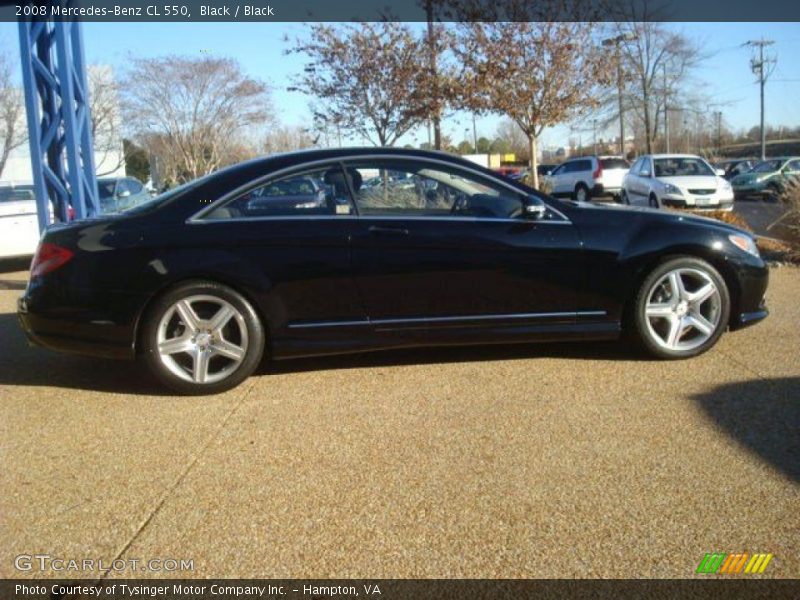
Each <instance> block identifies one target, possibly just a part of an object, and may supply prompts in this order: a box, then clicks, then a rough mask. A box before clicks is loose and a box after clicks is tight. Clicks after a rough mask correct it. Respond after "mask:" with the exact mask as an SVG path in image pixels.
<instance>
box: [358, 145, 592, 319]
mask: <svg viewBox="0 0 800 600" xmlns="http://www.w3.org/2000/svg"><path fill="white" fill-rule="evenodd" d="M346 166H347V171H348V173H349V174H350V176H351V179H352V180H353V189H354V193H355V199H356V206H357V208H358V211H359V217H358V224H357V227H356V228H355V229H354V231H353V246H352V248H353V266H354V273H355V279H356V284H357V286H358V289H359V292H360V294H361V297H362V300H363V303H364V306H365V309H366V312H367V315H368V317H369V319H370V322H371V323H373V325H374V326H375V327H383V328H392V329H400V330H403V329H404V330H406V331H411V330H420V329H424V330H427V331H434V330H440V329H443V328H445V329H450V330H452V329H459V328H462V331H464V328H465V329H467V330H469V329H473V328H476V327H479V326H487V327H491V326H507V325H514V324H520V323H525V322H531V323H540V322H549V321H572V320H574V318H575V311H578V310H580V309H582V308H585V307H583V306H582V304H581V300H580V294H579V291H578V290H580V288H581V287H582V282H583V281H584V277H585V273H584V271H583V265H582V261H581V249H580V240H579V237H578V233H577V231H576V229H575V227H574V226H573V225H572V224H571V223H570V222H569V221H568V220H567V219H566V217H565V216H564V215H562V214H560V213H559V212H557V211H556V210H552V209H551V210H549V211H548V214H547V216H546V218H543V219H540V220H530V219H526V218H524V217H523V215H522V208H523V204H522V203H523V194H522V193H521V192H519V191H516V190H515V189H514V188H512V187H510V186H508V185H506V184H504V183H503V182H501V181H499V180H496V179H494V178H490V177H489V176H487V175H485V174H483V173H479V172H477V171H471V170H469V169H468V168H466V167H463V168H462V167H454V166H452V165H451V164H449V163H447V162H440V161H436V160H433V159H427V158H426V159H398V158H396V157H392V158H370V159H365V160H352V161H348V162H347V163H346ZM397 172H406V173H408V174H409V175H410V176H411V178H412V179H413V185H412V186H410V187H406V188H403V189H400V188H398V187H396V186H393V185H392V184H391V181H392V178H391V174H392V173H397ZM366 180H369V181H371V182H374V181H375V180H377V181H378V182H379V183H377V184H370V185H369V186H362V184H361V182H362V181H366Z"/></svg>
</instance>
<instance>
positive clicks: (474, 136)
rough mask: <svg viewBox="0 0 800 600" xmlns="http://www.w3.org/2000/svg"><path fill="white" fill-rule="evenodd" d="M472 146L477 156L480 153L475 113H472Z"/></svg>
mask: <svg viewBox="0 0 800 600" xmlns="http://www.w3.org/2000/svg"><path fill="white" fill-rule="evenodd" d="M472 141H473V142H474V143H473V144H472V146H473V148H475V154H477V153H478V128H477V126H476V125H475V113H472Z"/></svg>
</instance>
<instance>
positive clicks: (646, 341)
mask: <svg viewBox="0 0 800 600" xmlns="http://www.w3.org/2000/svg"><path fill="white" fill-rule="evenodd" d="M730 304H731V302H730V295H729V293H728V288H727V286H726V285H725V280H724V279H723V278H722V276H721V275H720V274H719V272H717V270H716V269H715V268H714V267H712V266H711V265H710V264H708V263H707V262H706V261H704V260H701V259H698V258H693V257H688V256H687V257H679V258H674V259H671V260H669V261H667V262H664V263H662V264H660V265H659V266H658V267H656V268H655V269H654V270H653V271H652V272H651V273H650V274H649V275H648V276H647V277H646V278H645V280H644V281H643V282H642V284H641V286H640V287H639V290H638V292H637V294H636V298H635V301H634V318H633V325H634V329H635V333H636V336H637V337H638V339H639V341H640V342H641V343H642V345H643V346H644V348H645V349H646V350H647V351H648V352H649V353H650V354H652V355H654V356H656V357H658V358H670V359H676V358H689V357H691V356H697V355H698V354H702V353H703V352H705V351H706V350H708V349H709V348H711V347H712V346H713V345H714V344H716V343H717V340H719V338H720V336H721V335H722V334H723V332H724V331H725V328H726V327H727V324H728V318H729V316H730Z"/></svg>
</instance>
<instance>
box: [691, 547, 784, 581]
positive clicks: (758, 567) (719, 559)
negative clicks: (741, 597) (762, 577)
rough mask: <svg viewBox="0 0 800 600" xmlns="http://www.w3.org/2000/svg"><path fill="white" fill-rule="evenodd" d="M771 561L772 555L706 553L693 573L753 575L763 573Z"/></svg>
mask: <svg viewBox="0 0 800 600" xmlns="http://www.w3.org/2000/svg"><path fill="white" fill-rule="evenodd" d="M771 560H772V553H771V552H770V553H756V554H748V553H747V552H739V553H732V554H726V553H725V552H708V553H706V555H705V556H704V557H703V560H701V561H700V564H699V565H697V570H696V571H695V573H702V574H706V575H715V574H720V575H723V574H724V575H738V574H740V573H746V574H755V573H763V572H764V570H765V569H766V568H767V565H768V564H769V561H771Z"/></svg>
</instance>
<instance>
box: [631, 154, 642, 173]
mask: <svg viewBox="0 0 800 600" xmlns="http://www.w3.org/2000/svg"><path fill="white" fill-rule="evenodd" d="M641 168H642V159H641V158H637V159H636V162H634V163H633V166H632V167H631V168H630V172H631V173H633V174H634V175H638V174H639V170H640V169H641Z"/></svg>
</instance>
